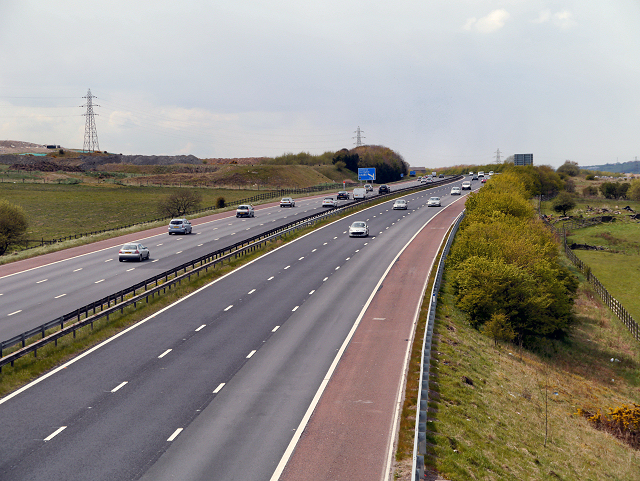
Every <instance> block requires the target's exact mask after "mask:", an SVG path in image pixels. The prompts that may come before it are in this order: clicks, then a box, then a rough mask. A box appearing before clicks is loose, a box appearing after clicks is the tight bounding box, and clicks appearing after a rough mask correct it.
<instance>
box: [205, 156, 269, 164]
mask: <svg viewBox="0 0 640 481" xmlns="http://www.w3.org/2000/svg"><path fill="white" fill-rule="evenodd" d="M267 159H268V157H244V158H235V159H203V160H202V161H203V162H206V163H207V164H214V165H215V164H238V165H256V164H262V163H263V162H264V161H265V160H267Z"/></svg>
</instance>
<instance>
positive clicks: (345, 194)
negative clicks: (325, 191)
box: [337, 190, 349, 200]
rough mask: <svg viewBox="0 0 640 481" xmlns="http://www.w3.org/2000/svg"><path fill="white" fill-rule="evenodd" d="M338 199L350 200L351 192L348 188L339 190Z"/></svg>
mask: <svg viewBox="0 0 640 481" xmlns="http://www.w3.org/2000/svg"><path fill="white" fill-rule="evenodd" d="M337 197H338V200H349V192H347V191H346V190H341V191H340V192H338V196H337Z"/></svg>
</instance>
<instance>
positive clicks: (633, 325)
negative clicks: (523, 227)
mask: <svg viewBox="0 0 640 481" xmlns="http://www.w3.org/2000/svg"><path fill="white" fill-rule="evenodd" d="M541 218H542V220H543V221H544V223H545V224H546V225H547V226H548V227H549V228H550V229H551V230H552V231H553V232H554V233H555V234H556V235H558V236H559V237H561V238H562V244H563V246H564V253H565V255H566V256H567V258H568V259H569V260H570V261H571V262H573V264H574V265H575V266H576V267H577V268H578V269H579V270H580V272H582V274H584V276H585V278H586V279H587V282H589V284H591V285H592V286H593V289H594V290H595V291H596V292H597V293H598V295H599V296H600V298H601V299H602V302H604V303H605V304H606V305H607V306H608V307H609V309H611V311H613V313H614V314H615V315H616V316H617V317H618V319H620V320H621V321H622V322H623V323H624V325H625V326H627V328H628V329H629V332H631V335H632V336H633V337H634V338H635V339H636V341H640V326H639V325H638V323H637V322H636V321H635V319H633V316H632V315H631V314H630V313H629V311H627V310H626V309H625V308H624V306H623V305H622V304H621V303H620V301H618V300H617V299H616V298H615V297H613V296H612V295H611V294H610V293H609V291H608V290H607V289H606V288H605V287H604V286H603V285H602V282H600V281H599V280H598V278H597V277H596V276H594V275H593V273H592V272H591V267H589V266H588V265H587V264H585V263H584V262H583V261H582V260H581V259H579V258H578V256H576V255H575V254H574V253H573V251H572V250H571V247H570V246H569V244H567V232H570V231H571V230H572V229H576V228H580V227H588V226H591V225H595V224H599V223H601V221H600V220H598V221H593V220H572V221H569V222H565V223H563V224H562V231H560V230H559V229H558V228H557V227H556V226H554V225H553V224H551V223H550V222H549V220H548V219H547V218H546V217H545V216H541Z"/></svg>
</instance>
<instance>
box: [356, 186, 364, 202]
mask: <svg viewBox="0 0 640 481" xmlns="http://www.w3.org/2000/svg"><path fill="white" fill-rule="evenodd" d="M366 197H367V191H366V190H365V189H363V188H362V187H356V188H355V189H353V200H360V199H366Z"/></svg>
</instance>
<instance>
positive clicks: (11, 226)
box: [0, 199, 28, 255]
mask: <svg viewBox="0 0 640 481" xmlns="http://www.w3.org/2000/svg"><path fill="white" fill-rule="evenodd" d="M27 226H28V224H27V217H26V215H25V213H24V210H22V207H19V206H17V205H13V204H11V203H9V202H8V201H6V200H4V199H1V200H0V255H4V253H5V252H6V251H7V249H8V248H9V246H10V245H11V244H16V243H18V242H20V241H21V240H22V239H23V238H24V235H25V233H26V232H27Z"/></svg>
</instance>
